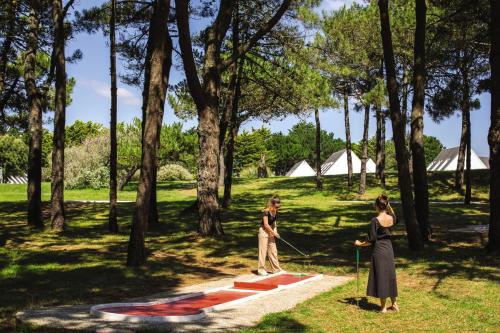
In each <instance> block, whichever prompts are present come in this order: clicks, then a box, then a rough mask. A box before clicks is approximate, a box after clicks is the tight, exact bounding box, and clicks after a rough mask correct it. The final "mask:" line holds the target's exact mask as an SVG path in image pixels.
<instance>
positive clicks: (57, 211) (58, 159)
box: [50, 0, 66, 231]
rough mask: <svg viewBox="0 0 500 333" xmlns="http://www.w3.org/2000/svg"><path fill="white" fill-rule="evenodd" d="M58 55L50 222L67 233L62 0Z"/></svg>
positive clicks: (56, 10) (57, 1) (57, 15)
mask: <svg viewBox="0 0 500 333" xmlns="http://www.w3.org/2000/svg"><path fill="white" fill-rule="evenodd" d="M52 19H53V23H54V55H55V73H56V84H55V103H54V105H55V112H54V136H53V148H52V183H51V209H50V213H51V223H52V229H54V230H57V231H62V230H64V227H65V225H64V223H65V222H64V219H65V213H64V140H65V126H66V59H65V55H64V44H65V39H66V38H65V34H64V13H63V4H62V0H54V1H53V9H52Z"/></svg>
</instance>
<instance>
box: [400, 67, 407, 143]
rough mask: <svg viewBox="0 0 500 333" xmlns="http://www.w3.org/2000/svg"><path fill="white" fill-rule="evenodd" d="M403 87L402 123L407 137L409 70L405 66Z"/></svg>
mask: <svg viewBox="0 0 500 333" xmlns="http://www.w3.org/2000/svg"><path fill="white" fill-rule="evenodd" d="M402 80H403V82H402V87H401V122H402V123H403V132H404V134H405V136H406V125H407V124H408V69H407V68H406V66H403V77H402Z"/></svg>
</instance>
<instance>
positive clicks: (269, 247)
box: [257, 227, 281, 274]
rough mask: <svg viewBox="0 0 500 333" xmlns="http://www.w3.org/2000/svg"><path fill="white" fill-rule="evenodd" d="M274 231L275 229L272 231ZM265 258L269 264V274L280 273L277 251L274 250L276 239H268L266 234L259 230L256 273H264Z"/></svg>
mask: <svg viewBox="0 0 500 333" xmlns="http://www.w3.org/2000/svg"><path fill="white" fill-rule="evenodd" d="M274 230H275V231H276V228H275V229H274ZM266 257H267V258H269V263H270V264H271V272H272V273H277V272H279V271H281V267H280V263H279V261H278V249H277V248H276V239H275V238H274V237H269V235H268V233H267V232H266V231H265V230H264V229H263V228H262V227H260V228H259V267H258V268H257V272H258V273H260V274H262V273H265V272H266Z"/></svg>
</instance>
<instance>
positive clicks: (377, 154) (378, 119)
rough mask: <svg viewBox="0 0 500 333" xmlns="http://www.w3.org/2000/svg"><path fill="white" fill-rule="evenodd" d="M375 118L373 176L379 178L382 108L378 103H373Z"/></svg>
mask: <svg viewBox="0 0 500 333" xmlns="http://www.w3.org/2000/svg"><path fill="white" fill-rule="evenodd" d="M375 119H376V123H377V130H376V131H375V177H376V178H377V179H380V162H381V160H382V144H381V141H380V138H381V137H382V109H381V107H380V105H378V103H377V104H376V105H375Z"/></svg>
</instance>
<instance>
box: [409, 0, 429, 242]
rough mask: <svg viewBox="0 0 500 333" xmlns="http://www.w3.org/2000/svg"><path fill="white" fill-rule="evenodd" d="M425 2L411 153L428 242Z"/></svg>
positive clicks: (418, 35)
mask: <svg viewBox="0 0 500 333" xmlns="http://www.w3.org/2000/svg"><path fill="white" fill-rule="evenodd" d="M426 11H427V8H426V5H425V0H416V6H415V13H416V21H417V27H416V30H415V48H414V65H413V102H412V111H411V139H410V146H411V153H412V163H413V190H414V192H415V211H416V214H417V220H418V224H419V226H420V234H421V235H422V239H423V240H424V241H428V240H429V239H430V237H431V226H430V222H429V189H428V184H427V170H426V163H425V151H424V102H425V85H426V76H425V24H426V23H425V22H426Z"/></svg>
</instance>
